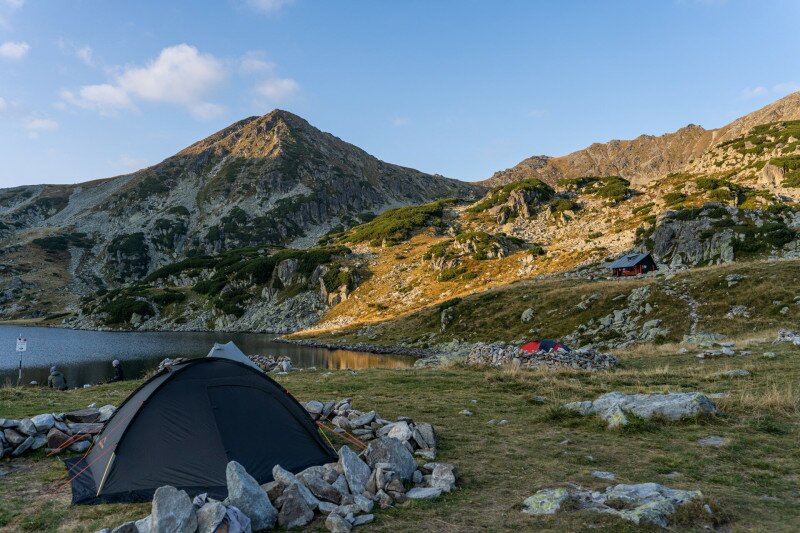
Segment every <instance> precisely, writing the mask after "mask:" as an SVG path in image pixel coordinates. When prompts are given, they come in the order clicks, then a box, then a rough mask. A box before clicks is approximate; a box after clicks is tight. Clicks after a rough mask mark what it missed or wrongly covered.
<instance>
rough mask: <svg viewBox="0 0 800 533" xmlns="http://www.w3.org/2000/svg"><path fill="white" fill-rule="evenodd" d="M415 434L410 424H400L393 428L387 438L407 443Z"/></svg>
mask: <svg viewBox="0 0 800 533" xmlns="http://www.w3.org/2000/svg"><path fill="white" fill-rule="evenodd" d="M413 434H414V433H413V432H412V431H411V428H410V427H409V425H408V422H398V423H396V424H394V425H393V426H392V429H391V430H389V433H388V434H387V436H388V437H391V438H393V439H397V440H399V441H402V442H405V441H407V440H408V439H410V438H411V436H412V435H413Z"/></svg>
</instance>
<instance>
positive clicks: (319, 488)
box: [298, 473, 342, 505]
mask: <svg viewBox="0 0 800 533" xmlns="http://www.w3.org/2000/svg"><path fill="white" fill-rule="evenodd" d="M298 479H300V480H301V481H302V483H303V484H304V485H305V486H306V487H308V490H310V491H311V494H313V495H314V496H316V497H317V498H318V499H319V500H325V501H328V502H333V503H336V504H338V503H339V502H341V501H342V495H341V494H340V493H339V491H338V490H336V488H335V487H334V486H333V485H331V484H330V483H328V482H327V481H325V480H324V479H322V476H320V475H317V474H316V473H309V474H306V475H304V476H302V477H300V476H298ZM317 505H319V502H318V503H317Z"/></svg>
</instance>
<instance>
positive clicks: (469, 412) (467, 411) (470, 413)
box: [458, 409, 473, 416]
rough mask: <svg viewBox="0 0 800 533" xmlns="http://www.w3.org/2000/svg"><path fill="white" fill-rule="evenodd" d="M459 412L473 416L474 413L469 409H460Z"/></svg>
mask: <svg viewBox="0 0 800 533" xmlns="http://www.w3.org/2000/svg"><path fill="white" fill-rule="evenodd" d="M458 414H460V415H464V416H472V414H473V413H472V411H470V410H469V409H464V410H462V411H459V412H458Z"/></svg>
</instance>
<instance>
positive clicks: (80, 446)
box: [69, 440, 91, 453]
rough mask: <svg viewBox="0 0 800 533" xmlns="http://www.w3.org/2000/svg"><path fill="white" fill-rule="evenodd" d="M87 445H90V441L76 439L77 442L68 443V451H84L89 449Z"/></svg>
mask: <svg viewBox="0 0 800 533" xmlns="http://www.w3.org/2000/svg"><path fill="white" fill-rule="evenodd" d="M89 446H91V443H90V442H89V441H88V440H81V441H78V442H73V443H72V444H71V445H70V447H69V449H70V451H73V452H76V453H84V452H85V451H86V450H88V449H89Z"/></svg>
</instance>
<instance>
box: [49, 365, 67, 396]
mask: <svg viewBox="0 0 800 533" xmlns="http://www.w3.org/2000/svg"><path fill="white" fill-rule="evenodd" d="M47 386H48V387H50V388H51V389H57V390H67V380H66V379H64V374H62V373H61V372H59V371H58V368H56V367H54V366H51V367H50V375H49V376H48V377H47Z"/></svg>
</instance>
